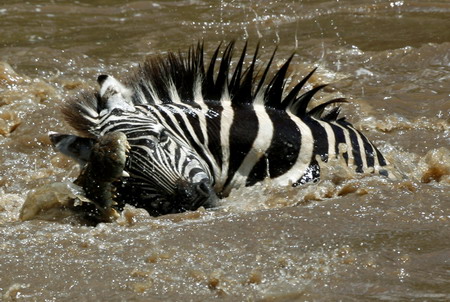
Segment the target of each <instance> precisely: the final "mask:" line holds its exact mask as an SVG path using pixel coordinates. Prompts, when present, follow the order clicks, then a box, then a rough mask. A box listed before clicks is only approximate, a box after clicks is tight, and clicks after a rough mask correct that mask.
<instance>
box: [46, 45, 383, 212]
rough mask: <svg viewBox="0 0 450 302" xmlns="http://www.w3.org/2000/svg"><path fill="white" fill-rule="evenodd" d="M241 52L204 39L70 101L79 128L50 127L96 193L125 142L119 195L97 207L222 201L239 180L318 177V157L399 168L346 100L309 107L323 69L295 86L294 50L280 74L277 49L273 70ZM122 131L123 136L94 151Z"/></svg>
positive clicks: (189, 206)
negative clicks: (359, 124)
mask: <svg viewBox="0 0 450 302" xmlns="http://www.w3.org/2000/svg"><path fill="white" fill-rule="evenodd" d="M234 49H235V43H234V42H230V43H229V44H227V45H225V46H222V45H219V46H218V47H217V48H216V49H215V51H214V52H213V53H212V56H211V58H210V60H209V63H208V64H206V63H205V61H206V60H205V54H204V53H205V51H204V46H203V43H198V44H197V45H196V46H193V47H190V48H189V50H188V51H186V52H178V53H174V52H168V53H167V54H166V55H158V56H151V57H148V58H147V59H146V60H145V61H144V63H143V64H141V65H140V66H139V67H138V68H137V70H136V71H134V72H133V73H131V74H130V75H128V76H127V77H126V78H125V80H123V81H119V80H117V79H116V78H114V77H113V76H110V75H100V76H99V77H98V79H97V82H98V84H99V87H100V88H99V90H98V91H94V90H93V91H84V92H82V93H81V94H80V95H78V96H77V97H75V98H73V99H72V100H69V101H68V102H67V103H66V104H64V105H63V108H62V113H63V115H64V117H65V119H66V121H67V122H68V123H69V124H70V126H72V128H74V129H75V130H76V131H78V133H79V134H80V136H77V135H71V134H57V133H51V134H50V139H51V141H52V144H53V145H54V147H55V149H56V150H57V151H60V152H62V153H63V154H65V155H68V156H70V157H72V158H75V159H76V160H77V161H78V162H79V163H80V164H81V165H82V166H84V167H86V166H89V165H91V169H92V170H93V171H96V172H97V174H96V175H97V176H92V177H90V178H89V177H88V178H87V181H84V182H83V181H82V182H80V183H81V184H82V186H83V187H84V188H85V190H86V191H88V192H87V197H89V198H93V199H95V194H96V193H95V192H94V191H95V190H88V187H89V184H90V183H92V181H94V183H95V181H96V180H97V178H99V177H100V176H98V175H101V174H102V173H103V172H102V171H103V170H102V169H103V168H105V167H107V166H109V165H110V164H105V165H103V166H97V167H96V166H95V165H94V164H92V162H94V158H95V157H96V156H97V157H98V156H100V157H104V159H105V160H108V159H109V157H110V156H111V155H114V156H115V155H116V154H114V152H115V150H119V149H120V152H121V155H120V158H121V163H120V164H119V165H118V166H117V167H118V168H117V169H118V170H116V172H117V171H119V172H120V173H118V174H117V173H115V175H116V174H117V175H116V177H115V178H114V179H108V180H107V181H106V182H107V183H112V190H113V191H115V193H114V194H113V195H111V196H110V195H108V197H107V198H103V199H102V198H100V199H97V202H96V204H97V206H98V207H99V208H103V209H105V208H108V207H112V206H113V205H114V203H117V204H118V205H117V206H115V207H117V208H119V209H120V207H121V206H122V207H123V205H124V204H125V203H128V204H131V205H134V206H137V207H142V208H144V209H146V210H147V211H148V212H149V213H150V214H151V215H154V216H157V215H163V214H169V213H178V212H182V211H186V210H196V209H198V208H199V207H201V206H205V207H211V206H214V205H215V204H216V202H217V199H218V198H223V197H226V196H228V195H229V193H230V191H231V190H232V189H233V188H238V187H242V186H252V185H254V184H256V183H258V182H261V181H263V180H264V179H266V178H270V179H271V180H272V182H273V183H274V184H276V185H281V186H298V185H302V184H305V183H308V182H316V181H318V180H319V179H320V164H319V163H320V162H328V161H329V160H330V159H333V158H343V159H344V160H345V162H346V164H347V165H348V166H349V167H351V168H352V169H354V170H355V172H358V173H362V172H373V173H378V174H381V175H385V176H389V173H388V170H387V169H386V167H387V165H388V162H387V160H386V159H385V158H384V156H383V155H382V154H381V153H380V151H379V150H378V149H377V148H376V147H375V146H374V145H373V144H372V143H371V142H370V141H369V139H368V138H367V137H366V136H364V135H363V134H362V133H361V132H360V131H358V130H356V129H355V128H354V127H353V126H352V124H351V123H350V122H348V121H347V120H346V119H345V118H344V117H339V114H340V107H339V106H336V105H335V106H333V108H332V109H328V108H327V107H328V106H330V105H333V104H339V103H344V102H346V100H345V99H343V98H335V99H332V100H329V101H326V102H324V103H322V104H320V105H318V106H315V107H313V108H312V109H308V104H309V103H310V101H311V100H312V98H313V97H314V95H315V94H316V93H317V92H318V91H320V90H321V89H323V88H324V87H325V86H326V85H318V86H316V87H314V88H312V89H310V90H308V91H306V92H303V93H300V91H301V90H302V88H303V87H304V86H305V84H306V83H307V81H308V80H309V79H310V78H311V76H312V75H313V73H314V72H315V71H316V68H314V69H313V70H312V71H311V72H309V73H308V74H307V75H306V76H304V77H303V79H301V80H300V81H299V82H298V83H297V84H296V85H294V86H293V88H292V89H290V90H289V91H285V90H286V89H285V87H286V85H287V83H286V82H287V78H288V76H287V73H288V68H289V66H290V63H291V61H292V59H293V58H294V55H291V56H290V57H289V58H288V59H287V60H286V61H285V63H284V64H283V65H282V66H281V67H279V68H277V69H276V70H275V71H274V72H272V70H271V66H272V64H273V61H274V58H275V54H276V49H275V51H274V52H273V54H272V56H271V57H270V59H269V60H268V62H267V63H266V64H265V66H263V67H259V66H260V64H258V63H257V61H258V58H259V55H258V52H259V49H260V47H259V46H258V47H256V50H255V52H254V54H253V56H251V55H250V60H248V59H246V58H247V43H246V44H245V45H244V47H243V48H242V51H241V52H240V56H239V58H238V59H237V61H236V62H234V61H233V53H234ZM233 64H234V65H235V66H234V67H233V68H231V66H232V65H233ZM270 74H272V75H271V76H270ZM325 109H326V110H325ZM117 132H119V133H123V134H124V136H121V137H122V138H123V137H125V138H126V139H125V140H124V141H123V142H121V143H117V141H116V143H115V145H114V144H113V145H112V147H111V146H109V147H108V148H109V149H108V150H109V151H107V152H106V151H105V152H104V151H102V152H100V153H99V152H97V151H96V152H94V151H93V150H102V149H101V148H100V147H98V145H99V141H101V140H102V138H103V137H105V136H108V135H110V134H111V133H117ZM122 140H123V139H122ZM110 141H112V140H110ZM125 143H126V144H128V145H127V148H122V147H123V144H125ZM96 146H97V147H96ZM98 154H100V155H98ZM107 162H108V161H107ZM102 167H103V168H102ZM105 173H109V172H104V173H103V174H105ZM85 174H86V173H85ZM88 174H89V173H88ZM97 187H99V186H97ZM108 190H109V187H108ZM89 192H90V193H89ZM111 199H114V202H113V201H111Z"/></svg>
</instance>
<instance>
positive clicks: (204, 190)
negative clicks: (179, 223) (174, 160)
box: [175, 179, 215, 211]
mask: <svg viewBox="0 0 450 302" xmlns="http://www.w3.org/2000/svg"><path fill="white" fill-rule="evenodd" d="M212 195H214V196H215V193H214V190H213V188H212V187H211V184H210V182H209V181H208V180H206V179H205V180H202V181H200V182H197V183H190V182H188V181H186V180H179V181H178V182H177V184H176V196H175V199H176V201H177V202H178V203H179V205H180V206H181V208H182V209H183V210H191V211H193V210H196V209H198V208H199V207H201V206H202V205H204V204H205V203H206V202H207V201H208V200H209V199H210V198H211V196H212Z"/></svg>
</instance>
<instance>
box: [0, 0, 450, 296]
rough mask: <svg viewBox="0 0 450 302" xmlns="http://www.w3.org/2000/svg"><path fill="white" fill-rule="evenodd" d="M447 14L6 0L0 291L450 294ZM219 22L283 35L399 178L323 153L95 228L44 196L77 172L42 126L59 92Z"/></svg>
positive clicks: (234, 29)
mask: <svg viewBox="0 0 450 302" xmlns="http://www.w3.org/2000/svg"><path fill="white" fill-rule="evenodd" d="M449 15H450V2H449V1H424V0H420V1H419V0H417V1H408V0H403V1H384V0H358V1H337V0H336V1H183V2H177V1H151V2H150V1H149V2H147V1H100V0H96V1H77V2H72V1H29V2H23V1H15V0H12V1H3V2H2V3H1V4H0V163H1V167H0V300H2V301H73V300H78V301H106V300H108V301H211V300H216V299H217V300H224V301H337V300H342V301H364V300H366V301H367V300H386V301H397V300H403V301H406V300H408V301H448V300H450V228H449V227H450V190H449V187H450V137H449V134H450V133H449V115H450V61H449V60H450V18H449V17H448V16H449ZM232 39H236V40H237V43H238V44H239V45H242V41H243V40H246V39H248V40H249V41H250V42H249V43H250V46H251V47H250V49H251V51H253V50H254V46H255V45H256V43H257V41H259V42H260V44H261V46H262V49H261V50H260V54H261V59H262V60H264V59H268V58H269V57H270V55H271V53H272V51H273V49H274V47H275V45H278V52H277V57H276V58H277V63H282V62H283V59H284V58H286V57H288V56H289V55H290V54H291V53H292V52H293V51H295V52H296V54H297V56H296V58H295V59H294V63H293V66H292V68H291V72H292V74H293V75H292V78H293V80H295V79H297V80H298V78H299V77H300V76H302V75H305V74H306V73H307V72H308V71H309V70H310V69H311V68H313V67H314V66H319V69H318V72H317V76H316V77H315V78H314V79H313V82H316V83H319V82H327V83H332V85H331V86H329V87H328V88H327V90H326V92H324V93H322V94H321V95H320V96H319V98H323V99H326V98H330V97H334V96H336V95H338V96H345V97H347V98H349V99H350V100H351V102H350V104H348V105H344V106H343V115H345V116H347V118H348V119H349V120H350V121H352V122H353V123H354V124H355V125H356V126H357V127H358V128H359V129H361V130H362V131H363V132H364V133H366V134H367V136H369V137H370V138H371V139H372V140H373V141H374V142H375V143H376V144H377V145H378V146H379V148H380V150H381V151H382V152H383V153H385V154H386V155H387V157H388V159H389V160H390V162H391V163H393V164H394V165H395V166H396V168H397V169H398V170H399V171H400V172H401V174H402V175H403V178H400V179H399V180H395V181H394V180H389V179H385V178H383V177H379V176H373V175H372V176H370V175H369V176H358V175H354V174H352V173H348V170H347V169H345V168H343V167H341V166H340V165H339V163H336V164H335V165H334V166H333V165H330V167H328V168H326V169H325V170H326V175H325V176H324V177H323V179H322V180H321V182H320V183H318V184H313V185H307V186H303V187H300V188H277V187H274V186H273V185H271V184H270V182H266V183H263V184H260V185H258V186H255V187H253V188H244V189H239V190H235V191H233V192H232V194H231V195H230V197H229V198H227V199H224V200H223V201H222V202H221V205H220V207H218V208H217V209H215V210H207V211H205V210H198V211H196V212H191V213H183V214H177V215H168V216H163V217H158V218H152V217H149V216H148V214H147V213H146V212H145V211H143V210H140V209H134V208H131V207H127V208H126V209H125V211H124V212H123V213H122V215H121V217H120V218H119V219H118V220H117V221H116V222H114V223H108V224H99V225H97V226H96V227H92V226H85V225H83V224H82V223H80V221H79V220H78V219H77V217H75V216H74V215H72V214H71V213H67V212H66V211H64V210H63V209H62V208H61V207H58V206H57V205H58V202H59V201H61V200H63V199H64V197H65V196H67V195H70V194H75V193H73V192H72V193H70V194H69V193H67V190H69V189H70V187H69V185H68V184H67V183H70V181H72V180H73V179H74V177H75V176H76V175H77V171H78V170H77V167H76V166H75V164H74V163H73V162H71V161H70V160H68V159H66V158H64V157H63V156H61V155H58V154H56V153H55V152H54V151H53V150H52V148H51V147H50V145H49V143H50V142H49V140H48V138H47V132H48V131H59V132H70V131H71V130H70V129H69V127H68V126H67V125H66V124H64V123H63V121H62V118H61V115H60V114H59V109H58V106H59V105H60V104H62V103H63V102H64V100H65V99H67V98H68V97H71V96H73V95H75V93H76V91H78V90H79V89H81V88H88V87H95V85H96V84H95V78H96V76H97V75H98V74H103V73H107V74H112V75H115V76H118V77H120V76H121V75H123V74H124V73H126V72H128V71H129V70H131V69H132V68H133V67H134V66H136V65H137V64H138V63H139V62H140V61H142V59H143V58H144V57H145V56H146V55H148V54H158V53H164V52H166V51H168V50H175V51H176V50H178V49H186V48H187V47H189V46H190V45H192V44H194V43H196V42H197V41H198V40H203V41H205V44H206V46H207V47H206V48H207V49H212V48H214V47H216V45H217V44H218V43H219V41H230V40H232ZM252 47H253V48H252ZM296 76H297V78H296ZM27 196H31V197H32V198H34V199H29V200H28V202H27V204H26V206H27V210H28V212H27V213H28V216H26V217H25V218H27V220H23V219H20V213H21V211H23V206H24V204H25V201H26V200H27ZM31 197H30V198H31ZM22 218H24V217H23V216H22Z"/></svg>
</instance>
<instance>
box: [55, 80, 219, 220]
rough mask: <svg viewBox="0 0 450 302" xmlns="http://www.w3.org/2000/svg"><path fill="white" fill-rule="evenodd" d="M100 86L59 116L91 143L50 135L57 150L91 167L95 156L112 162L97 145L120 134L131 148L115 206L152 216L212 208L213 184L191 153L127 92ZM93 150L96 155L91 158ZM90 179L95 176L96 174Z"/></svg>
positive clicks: (109, 83) (115, 85)
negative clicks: (141, 210) (132, 207)
mask: <svg viewBox="0 0 450 302" xmlns="http://www.w3.org/2000/svg"><path fill="white" fill-rule="evenodd" d="M98 83H99V84H100V91H99V93H98V94H96V97H95V100H93V96H92V94H87V95H84V96H83V95H82V96H81V99H77V100H74V101H73V102H72V103H71V104H70V106H68V107H66V108H65V109H64V110H63V113H64V114H65V115H66V117H67V119H68V120H69V121H70V122H71V124H72V125H77V124H78V125H80V126H79V127H78V128H77V127H75V128H77V130H79V131H80V132H82V133H86V134H89V136H94V138H92V139H84V138H81V137H77V136H73V135H61V134H55V133H52V134H50V138H51V141H52V144H53V146H54V147H55V149H56V150H57V151H60V152H61V153H63V154H65V155H68V156H70V157H72V158H74V159H76V160H77V161H78V162H79V163H80V164H81V165H82V166H84V167H89V164H90V163H91V162H94V161H95V162H97V161H98V160H99V159H98V158H96V157H98V156H104V157H106V159H107V157H109V156H115V152H111V148H109V149H108V150H107V152H98V148H99V147H98V144H97V142H98V141H99V140H101V138H102V137H104V136H106V135H109V134H110V133H113V132H121V133H123V134H125V136H126V139H127V141H126V143H127V145H129V147H130V148H129V150H128V153H127V160H126V163H125V167H124V173H123V174H122V176H123V177H121V179H120V180H119V181H118V182H117V181H116V183H115V187H116V190H117V194H116V195H117V199H118V200H115V201H118V202H119V205H123V204H124V203H129V204H132V205H135V206H138V207H143V208H145V209H147V210H148V211H149V212H150V214H152V215H162V214H168V213H176V212H182V211H185V210H195V209H197V208H199V207H200V206H208V205H212V204H213V203H214V201H215V200H216V195H215V193H214V190H213V189H212V188H213V185H214V184H213V178H212V176H211V173H210V171H209V169H208V166H207V165H206V164H205V162H204V161H203V160H202V159H201V157H200V156H199V155H198V153H197V152H196V151H195V150H194V148H192V147H191V146H190V145H189V144H188V143H186V142H185V141H183V139H182V138H180V137H179V136H178V135H177V134H176V133H175V132H174V131H172V130H171V129H170V128H168V127H165V126H164V125H163V124H162V123H160V122H159V121H158V120H157V119H156V118H155V117H154V116H153V115H152V113H151V111H149V110H148V108H146V107H145V106H135V105H134V104H133V102H132V99H131V97H132V95H131V93H130V92H129V90H128V88H126V87H125V86H124V85H123V84H121V83H120V82H118V81H117V80H116V79H114V78H113V77H111V76H100V77H99V78H98ZM80 117H81V118H82V120H80ZM75 122H76V123H75ZM95 148H97V151H96V152H92V150H96V149H95ZM100 151H101V150H100ZM102 160H103V159H102ZM85 174H86V173H85ZM92 175H98V171H97V172H96V173H93V174H92ZM93 181H95V180H93ZM87 197H88V198H90V199H93V198H92V196H87ZM105 203H106V204H111V202H110V201H106V202H105ZM100 206H103V205H100Z"/></svg>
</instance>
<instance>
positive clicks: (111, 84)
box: [97, 75, 135, 115]
mask: <svg viewBox="0 0 450 302" xmlns="http://www.w3.org/2000/svg"><path fill="white" fill-rule="evenodd" d="M97 82H98V84H99V85H100V99H101V104H100V105H101V108H100V115H104V114H107V113H108V112H111V111H112V110H114V109H116V108H118V109H121V110H123V111H135V108H134V105H133V102H132V101H131V95H132V92H131V90H130V89H128V88H127V87H125V85H123V84H122V83H120V82H119V81H118V80H116V79H115V78H114V77H112V76H110V75H100V76H98V78H97Z"/></svg>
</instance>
